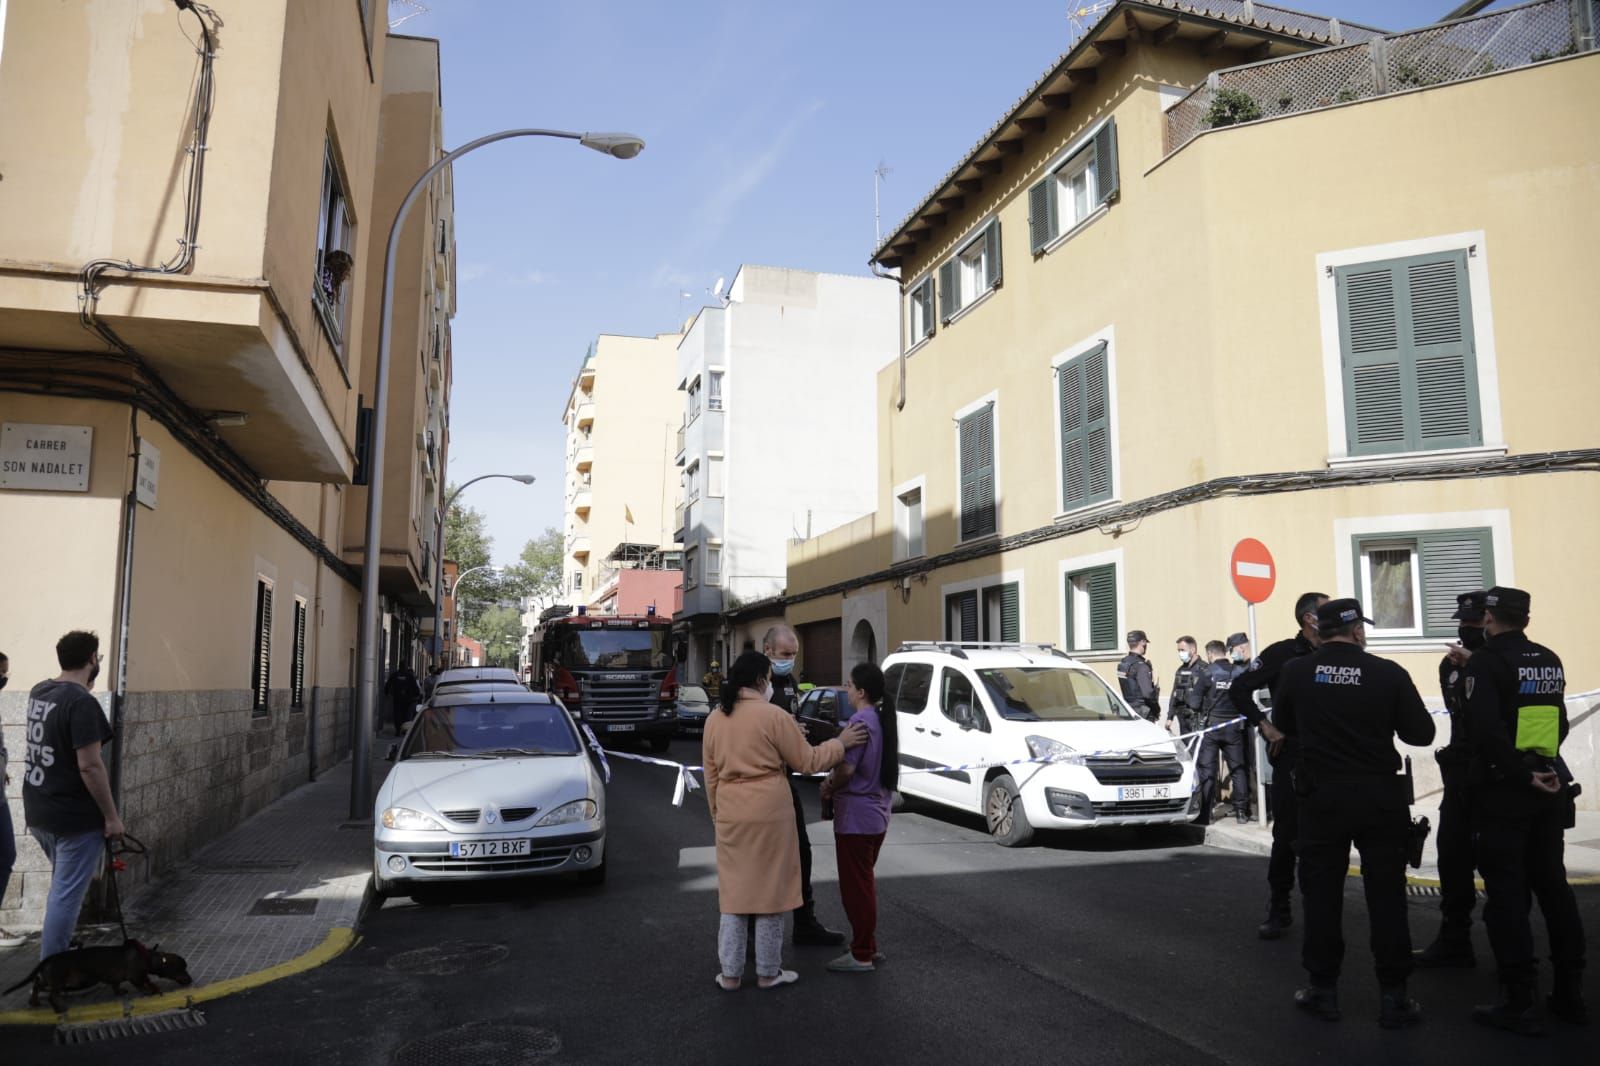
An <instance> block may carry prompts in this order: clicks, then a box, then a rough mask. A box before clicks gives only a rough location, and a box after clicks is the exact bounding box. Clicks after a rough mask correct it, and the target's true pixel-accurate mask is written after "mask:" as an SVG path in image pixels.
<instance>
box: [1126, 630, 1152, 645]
mask: <svg viewBox="0 0 1600 1066" xmlns="http://www.w3.org/2000/svg"><path fill="white" fill-rule="evenodd" d="M1149 640H1150V638H1149V637H1147V636H1145V635H1144V630H1142V629H1130V630H1128V643H1129V644H1144V643H1147V642H1148V641H1149Z"/></svg>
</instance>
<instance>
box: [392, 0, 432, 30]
mask: <svg viewBox="0 0 1600 1066" xmlns="http://www.w3.org/2000/svg"><path fill="white" fill-rule="evenodd" d="M396 8H398V9H399V10H400V11H403V12H405V13H404V14H400V15H397V14H396V13H395V9H396ZM427 13H428V7H427V5H426V4H423V3H422V2H421V0H389V28H390V29H391V30H392V29H394V28H395V27H396V26H399V25H400V24H401V23H402V22H406V21H409V20H410V19H414V18H416V17H417V16H418V15H426V14H427Z"/></svg>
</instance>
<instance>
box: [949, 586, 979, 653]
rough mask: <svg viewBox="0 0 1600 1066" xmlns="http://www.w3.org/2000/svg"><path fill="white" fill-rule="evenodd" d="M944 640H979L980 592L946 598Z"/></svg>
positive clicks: (957, 594) (960, 593)
mask: <svg viewBox="0 0 1600 1066" xmlns="http://www.w3.org/2000/svg"><path fill="white" fill-rule="evenodd" d="M944 639H945V640H958V641H967V642H972V641H976V640H977V639H978V592H977V590H976V589H972V590H970V591H967V592H957V593H953V594H952V595H949V596H946V597H945V598H944Z"/></svg>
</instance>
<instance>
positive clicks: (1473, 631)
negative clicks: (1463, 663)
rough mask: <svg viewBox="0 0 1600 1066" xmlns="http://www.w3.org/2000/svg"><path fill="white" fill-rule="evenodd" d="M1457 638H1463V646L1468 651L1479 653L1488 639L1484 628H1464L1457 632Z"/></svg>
mask: <svg viewBox="0 0 1600 1066" xmlns="http://www.w3.org/2000/svg"><path fill="white" fill-rule="evenodd" d="M1456 636H1458V637H1460V638H1461V646H1462V647H1464V648H1466V649H1467V650H1468V651H1477V650H1478V649H1479V648H1481V647H1483V642H1484V641H1485V640H1487V639H1488V636H1487V635H1486V634H1485V633H1484V631H1483V627H1482V626H1462V627H1460V628H1459V629H1457V630H1456Z"/></svg>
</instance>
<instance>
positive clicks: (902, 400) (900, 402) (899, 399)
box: [867, 259, 906, 411]
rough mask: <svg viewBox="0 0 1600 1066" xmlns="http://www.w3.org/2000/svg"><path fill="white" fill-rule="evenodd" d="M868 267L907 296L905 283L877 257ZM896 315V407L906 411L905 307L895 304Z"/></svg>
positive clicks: (903, 296) (876, 275) (875, 274)
mask: <svg viewBox="0 0 1600 1066" xmlns="http://www.w3.org/2000/svg"><path fill="white" fill-rule="evenodd" d="M867 268H868V269H869V270H871V271H872V273H873V276H874V277H879V278H883V279H884V280H885V281H892V282H894V283H895V284H896V285H897V286H899V287H900V296H901V298H902V299H904V298H905V294H906V289H905V285H904V283H903V282H902V281H901V280H900V279H899V278H897V277H895V276H894V275H893V274H890V273H889V272H887V271H884V270H879V269H878V261H877V260H876V259H869V260H867ZM895 317H896V318H897V319H899V326H900V395H898V396H896V397H895V401H894V409H895V410H896V411H904V410H905V409H906V312H905V308H904V307H902V306H900V305H899V304H896V305H895Z"/></svg>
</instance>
